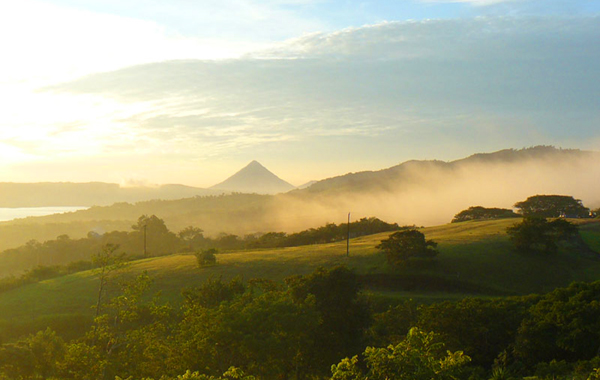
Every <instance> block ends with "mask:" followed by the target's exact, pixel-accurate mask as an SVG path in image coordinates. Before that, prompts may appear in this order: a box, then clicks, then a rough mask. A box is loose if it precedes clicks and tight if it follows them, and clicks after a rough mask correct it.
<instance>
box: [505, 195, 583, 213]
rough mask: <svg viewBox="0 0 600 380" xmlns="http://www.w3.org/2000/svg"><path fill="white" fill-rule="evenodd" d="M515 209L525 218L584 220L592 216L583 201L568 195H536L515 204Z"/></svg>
mask: <svg viewBox="0 0 600 380" xmlns="http://www.w3.org/2000/svg"><path fill="white" fill-rule="evenodd" d="M515 207H516V208H517V209H519V213H520V214H522V215H523V216H536V217H540V218H558V217H560V216H561V215H566V216H568V217H575V218H584V217H587V216H589V214H590V209H589V208H587V207H584V206H583V204H582V203H581V200H579V199H575V198H573V197H572V196H567V195H534V196H532V197H529V198H527V199H526V200H524V201H522V202H517V203H515Z"/></svg>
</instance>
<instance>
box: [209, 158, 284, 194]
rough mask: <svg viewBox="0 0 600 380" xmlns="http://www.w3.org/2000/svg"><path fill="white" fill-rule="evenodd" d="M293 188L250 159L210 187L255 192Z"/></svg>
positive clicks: (271, 192)
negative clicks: (241, 167)
mask: <svg viewBox="0 0 600 380" xmlns="http://www.w3.org/2000/svg"><path fill="white" fill-rule="evenodd" d="M294 188H295V187H294V186H293V185H291V184H289V183H287V182H286V181H284V180H282V179H281V178H279V177H277V176H276V175H275V174H273V173H271V172H270V171H269V170H268V169H267V168H265V167H264V166H262V165H261V164H260V163H259V162H257V161H252V162H251V163H249V164H248V165H247V166H246V167H244V168H243V169H242V170H240V171H239V172H237V173H235V174H234V175H232V176H231V177H229V178H227V179H226V180H225V181H223V182H221V183H218V184H216V185H214V186H212V187H211V189H217V190H226V191H233V192H238V193H256V194H277V193H285V192H287V191H290V190H293V189H294Z"/></svg>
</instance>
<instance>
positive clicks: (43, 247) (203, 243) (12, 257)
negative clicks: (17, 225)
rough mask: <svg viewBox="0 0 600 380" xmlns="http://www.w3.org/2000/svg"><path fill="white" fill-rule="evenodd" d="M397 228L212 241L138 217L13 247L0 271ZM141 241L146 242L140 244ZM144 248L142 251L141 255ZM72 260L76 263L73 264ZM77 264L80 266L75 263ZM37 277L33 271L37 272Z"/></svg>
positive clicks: (331, 227)
mask: <svg viewBox="0 0 600 380" xmlns="http://www.w3.org/2000/svg"><path fill="white" fill-rule="evenodd" d="M399 229H401V227H400V226H398V224H396V223H394V224H390V223H386V222H384V221H382V220H380V219H378V218H375V217H371V218H362V219H360V220H358V221H355V222H351V223H350V229H348V224H347V223H342V224H334V223H329V224H326V225H325V226H322V227H318V228H311V229H308V230H304V231H300V232H297V233H292V234H287V233H285V232H268V233H261V234H258V233H257V234H249V235H246V236H243V237H240V236H237V235H233V234H227V233H221V234H219V235H218V236H216V237H214V238H210V237H206V236H204V233H203V230H202V229H200V228H198V227H192V226H189V227H186V228H184V229H183V230H181V231H179V233H177V234H176V233H174V232H172V231H170V230H169V229H168V228H167V226H166V224H165V222H164V221H163V220H162V219H160V218H158V217H157V216H155V215H151V216H146V215H143V216H140V217H139V218H138V221H137V223H136V224H135V225H133V226H131V231H112V232H106V233H104V234H98V233H96V232H93V231H92V232H89V233H88V234H87V236H86V237H85V238H81V239H71V238H70V237H69V236H67V235H61V236H58V237H57V238H56V239H53V240H47V241H45V242H38V241H36V240H31V241H29V242H28V243H27V244H25V245H22V246H20V247H17V248H12V249H7V250H4V251H2V252H0V267H1V268H3V272H4V273H0V274H4V275H7V274H11V273H12V274H16V273H18V272H22V271H24V270H31V269H32V268H34V267H39V266H44V267H56V266H64V265H67V264H70V263H71V265H72V266H73V267H74V268H77V267H85V265H86V264H84V263H81V261H89V260H90V257H91V256H92V255H93V254H95V253H97V252H99V251H100V250H101V249H102V247H104V246H106V245H107V244H111V245H114V246H118V247H119V251H120V252H124V253H126V254H127V255H128V256H130V257H131V258H140V257H144V256H163V255H168V254H172V253H177V252H195V251H199V250H202V249H209V248H214V249H217V250H219V251H221V252H226V251H228V250H242V249H263V248H279V247H294V246H300V245H308V244H323V243H331V242H335V241H340V240H344V239H346V238H347V236H348V233H350V238H354V237H358V236H364V235H371V234H376V233H379V232H387V231H396V230H399ZM144 241H145V243H144ZM144 249H145V251H144ZM74 262H75V264H73V263H74ZM76 262H79V263H76ZM65 270H66V269H61V270H58V269H55V270H54V271H53V272H56V273H62V272H64V271H65ZM38 272H39V275H36V274H35V273H38ZM48 273H49V271H48V270H45V271H43V270H40V269H38V270H37V272H36V271H33V272H31V273H30V274H26V275H25V277H28V278H31V279H33V278H36V277H39V276H47V275H48Z"/></svg>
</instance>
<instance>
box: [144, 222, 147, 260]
mask: <svg viewBox="0 0 600 380" xmlns="http://www.w3.org/2000/svg"><path fill="white" fill-rule="evenodd" d="M147 227H148V225H147V224H144V257H146V255H147V253H146V228H147Z"/></svg>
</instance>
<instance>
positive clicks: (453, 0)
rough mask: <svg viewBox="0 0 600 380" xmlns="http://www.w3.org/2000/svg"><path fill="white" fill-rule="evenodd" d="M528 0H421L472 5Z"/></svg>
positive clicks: (524, 0) (422, 0)
mask: <svg viewBox="0 0 600 380" xmlns="http://www.w3.org/2000/svg"><path fill="white" fill-rule="evenodd" d="M527 1H530V0H421V2H423V3H469V4H472V5H477V6H483V5H494V4H499V3H517V2H527Z"/></svg>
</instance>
